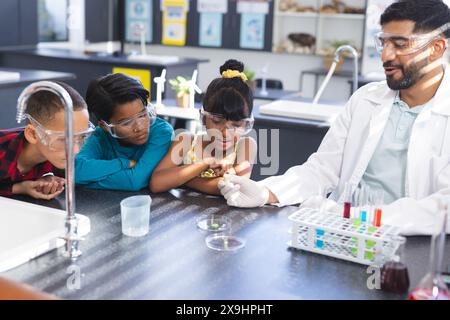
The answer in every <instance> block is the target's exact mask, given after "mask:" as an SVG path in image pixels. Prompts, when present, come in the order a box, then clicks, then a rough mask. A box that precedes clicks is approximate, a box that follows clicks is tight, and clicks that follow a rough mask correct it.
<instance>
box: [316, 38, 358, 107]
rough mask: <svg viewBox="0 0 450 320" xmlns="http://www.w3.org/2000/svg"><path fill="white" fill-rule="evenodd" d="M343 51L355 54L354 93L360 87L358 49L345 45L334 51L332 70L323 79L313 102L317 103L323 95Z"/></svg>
mask: <svg viewBox="0 0 450 320" xmlns="http://www.w3.org/2000/svg"><path fill="white" fill-rule="evenodd" d="M343 51H348V52H350V53H351V54H352V56H353V86H352V93H355V91H356V90H357V89H358V73H359V71H358V51H356V49H355V48H353V47H352V46H349V45H343V46H340V47H339V48H337V49H336V51H335V52H334V59H333V64H332V65H331V67H330V70H329V71H328V73H327V76H326V77H325V80H323V82H322V84H321V85H320V88H319V90H318V91H317V94H316V96H315V97H314V99H313V102H312V103H313V104H317V102H318V101H319V99H320V97H321V96H322V93H323V91H324V90H325V87H326V86H327V84H328V82H329V81H330V79H331V76H332V75H333V73H334V70H335V69H336V65H337V64H338V63H339V59H340V55H341V53H342V52H343Z"/></svg>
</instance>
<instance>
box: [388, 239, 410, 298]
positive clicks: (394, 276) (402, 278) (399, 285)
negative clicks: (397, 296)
mask: <svg viewBox="0 0 450 320" xmlns="http://www.w3.org/2000/svg"><path fill="white" fill-rule="evenodd" d="M392 241H393V243H396V245H397V246H398V247H397V250H396V252H395V255H394V256H393V258H392V259H391V261H388V262H386V263H385V264H384V265H383V267H382V268H381V289H382V290H384V291H387V292H393V293H406V292H408V289H409V274H408V268H407V267H406V264H405V263H404V256H403V252H404V248H405V243H406V239H405V237H401V236H394V237H392Z"/></svg>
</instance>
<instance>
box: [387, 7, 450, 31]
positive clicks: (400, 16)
mask: <svg viewBox="0 0 450 320" xmlns="http://www.w3.org/2000/svg"><path fill="white" fill-rule="evenodd" d="M401 20H411V21H413V22H415V26H414V32H430V31H433V30H435V29H437V28H439V27H441V26H443V25H445V24H446V23H449V22H450V9H449V7H448V6H447V5H446V4H445V3H444V2H443V1H442V0H398V1H396V2H394V3H393V4H391V5H390V6H389V7H387V8H386V10H385V11H384V12H383V14H382V15H381V17H380V24H381V25H382V26H383V25H385V24H386V23H388V22H392V21H401ZM444 35H445V37H446V38H449V37H450V30H446V31H445V32H444Z"/></svg>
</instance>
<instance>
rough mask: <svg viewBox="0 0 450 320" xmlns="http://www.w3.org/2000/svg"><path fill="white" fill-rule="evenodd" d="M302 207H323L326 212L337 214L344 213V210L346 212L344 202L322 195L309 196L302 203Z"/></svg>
mask: <svg viewBox="0 0 450 320" xmlns="http://www.w3.org/2000/svg"><path fill="white" fill-rule="evenodd" d="M302 208H312V209H318V210H320V209H322V210H323V211H325V212H332V213H336V214H342V212H344V206H343V205H342V204H338V203H337V202H336V201H334V200H331V199H327V198H324V197H322V196H312V197H309V198H308V199H306V200H305V201H303V202H302V204H301V205H300V209H302Z"/></svg>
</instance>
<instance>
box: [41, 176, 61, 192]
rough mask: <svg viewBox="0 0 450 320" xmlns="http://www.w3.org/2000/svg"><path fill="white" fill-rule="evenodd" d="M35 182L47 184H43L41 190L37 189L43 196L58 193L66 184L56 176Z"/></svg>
mask: <svg viewBox="0 0 450 320" xmlns="http://www.w3.org/2000/svg"><path fill="white" fill-rule="evenodd" d="M36 181H43V182H48V183H47V184H44V185H43V186H42V188H39V189H38V191H39V192H41V193H43V194H53V193H56V192H59V191H62V190H64V185H65V184H66V180H65V179H64V178H61V177H57V176H53V175H50V176H45V177H42V178H40V179H38V180H36Z"/></svg>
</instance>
